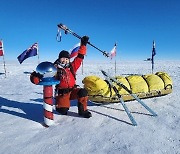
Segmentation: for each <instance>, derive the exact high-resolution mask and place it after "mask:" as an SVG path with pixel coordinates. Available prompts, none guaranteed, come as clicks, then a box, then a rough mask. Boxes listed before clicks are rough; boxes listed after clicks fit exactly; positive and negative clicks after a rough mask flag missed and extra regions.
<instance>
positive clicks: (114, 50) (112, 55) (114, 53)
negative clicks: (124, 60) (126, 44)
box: [110, 43, 116, 59]
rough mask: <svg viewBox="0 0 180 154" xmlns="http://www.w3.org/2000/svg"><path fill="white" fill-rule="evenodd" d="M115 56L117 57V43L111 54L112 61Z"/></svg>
mask: <svg viewBox="0 0 180 154" xmlns="http://www.w3.org/2000/svg"><path fill="white" fill-rule="evenodd" d="M114 56H116V43H115V45H114V47H113V49H112V50H111V52H110V57H111V59H112V58H113V57H114Z"/></svg>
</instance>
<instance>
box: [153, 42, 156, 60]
mask: <svg viewBox="0 0 180 154" xmlns="http://www.w3.org/2000/svg"><path fill="white" fill-rule="evenodd" d="M155 55H156V49H155V42H154V41H153V47H152V56H153V57H154V56H155Z"/></svg>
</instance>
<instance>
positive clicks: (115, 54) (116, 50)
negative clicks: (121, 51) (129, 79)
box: [114, 42, 117, 76]
mask: <svg viewBox="0 0 180 154" xmlns="http://www.w3.org/2000/svg"><path fill="white" fill-rule="evenodd" d="M115 46H116V53H115V63H114V65H115V66H114V67H115V76H116V55H117V43H116V42H115Z"/></svg>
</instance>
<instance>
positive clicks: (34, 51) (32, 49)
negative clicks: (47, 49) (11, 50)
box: [17, 43, 38, 64]
mask: <svg viewBox="0 0 180 154" xmlns="http://www.w3.org/2000/svg"><path fill="white" fill-rule="evenodd" d="M37 54H38V44H37V43H34V44H33V45H32V46H31V47H30V48H29V49H26V50H25V51H24V52H23V53H22V54H20V55H19V56H18V57H17V59H18V61H19V63H20V64H21V63H22V62H23V61H24V60H25V59H27V58H29V57H32V56H36V55H37Z"/></svg>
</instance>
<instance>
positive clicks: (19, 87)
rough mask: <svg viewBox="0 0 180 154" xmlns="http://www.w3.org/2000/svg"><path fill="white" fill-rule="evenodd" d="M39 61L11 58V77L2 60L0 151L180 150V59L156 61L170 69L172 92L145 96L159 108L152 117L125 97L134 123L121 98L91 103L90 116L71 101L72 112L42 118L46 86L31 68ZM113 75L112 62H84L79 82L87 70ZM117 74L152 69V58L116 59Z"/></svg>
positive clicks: (143, 153)
mask: <svg viewBox="0 0 180 154" xmlns="http://www.w3.org/2000/svg"><path fill="white" fill-rule="evenodd" d="M36 66H37V63H36V62H35V63H33V64H32V63H25V62H24V63H23V64H21V65H20V64H18V63H15V62H7V64H6V69H7V77H6V78H5V76H4V69H3V64H1V65H0V143H1V144H0V154H15V153H18V154H32V153H34V154H39V153H52V154H56V153H57V154H89V153H97V154H117V153H118V154H121V153H122V154H161V153H163V154H165V153H168V154H179V153H180V100H179V98H180V92H179V90H180V61H157V62H156V63H155V72H157V71H164V72H167V73H168V74H169V75H170V76H171V77H172V79H173V92H172V93H171V94H168V95H166V96H163V97H156V98H151V99H145V100H143V101H144V102H145V103H146V104H147V105H148V106H149V107H150V108H152V109H153V110H154V111H155V112H156V113H157V114H158V116H157V117H152V116H151V115H150V114H149V113H148V111H147V110H146V109H144V108H143V107H142V106H141V105H140V104H139V103H137V101H131V102H127V103H126V104H127V106H128V108H129V109H130V111H131V113H132V115H133V116H134V118H135V120H136V122H137V124H138V125H137V126H132V125H131V124H130V120H129V118H128V116H127V114H126V113H125V111H124V109H123V107H122V105H121V104H119V103H115V104H108V105H101V106H98V105H95V104H94V103H92V102H89V103H88V109H89V110H90V111H91V112H92V117H91V118H90V119H85V118H81V117H79V116H78V114H77V107H76V101H72V104H71V108H70V111H69V114H68V115H67V116H65V115H59V114H58V113H57V112H56V111H54V121H55V124H54V125H53V126H50V127H49V128H45V127H44V126H43V125H42V123H43V107H42V106H43V98H42V94H43V90H42V89H43V87H42V86H36V85H33V84H32V83H31V82H30V80H29V75H30V73H31V72H32V71H33V70H35V68H36ZM102 68H103V69H104V70H105V71H107V72H109V73H111V75H112V76H113V75H114V64H113V63H107V62H106V63H105V62H104V63H103V62H101V63H96V62H86V61H85V62H84V67H83V74H82V69H81V68H80V69H79V71H78V75H77V84H79V85H81V86H83V84H82V79H83V78H84V77H85V76H88V75H97V76H100V77H103V75H102V74H101V72H100V69H102ZM117 68H118V69H117V73H116V75H128V74H149V73H151V64H150V62H145V61H136V62H135V61H129V62H127V61H123V62H119V63H117Z"/></svg>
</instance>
